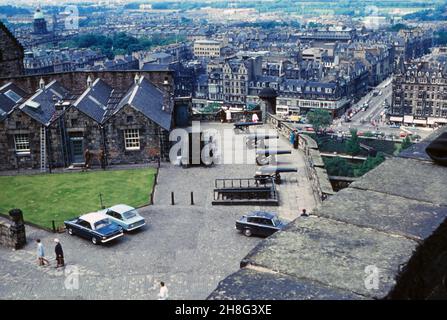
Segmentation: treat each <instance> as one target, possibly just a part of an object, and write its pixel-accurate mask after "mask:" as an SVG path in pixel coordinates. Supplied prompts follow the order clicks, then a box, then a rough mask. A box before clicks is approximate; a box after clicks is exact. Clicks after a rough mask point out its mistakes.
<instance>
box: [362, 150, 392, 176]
mask: <svg viewBox="0 0 447 320" xmlns="http://www.w3.org/2000/svg"><path fill="white" fill-rule="evenodd" d="M383 161H385V156H384V155H383V153H378V154H377V156H375V157H368V158H367V159H366V161H365V162H363V163H362V165H361V166H360V167H359V168H358V169H355V170H354V175H355V176H356V177H361V176H363V175H364V174H366V173H367V172H369V171H371V170H372V169H374V168H375V167H377V166H378V165H380V164H381V163H382V162H383Z"/></svg>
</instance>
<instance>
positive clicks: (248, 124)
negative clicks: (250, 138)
mask: <svg viewBox="0 0 447 320" xmlns="http://www.w3.org/2000/svg"><path fill="white" fill-rule="evenodd" d="M263 124H264V123H262V122H236V123H235V124H234V126H235V127H238V128H239V127H250V126H262V125H263Z"/></svg>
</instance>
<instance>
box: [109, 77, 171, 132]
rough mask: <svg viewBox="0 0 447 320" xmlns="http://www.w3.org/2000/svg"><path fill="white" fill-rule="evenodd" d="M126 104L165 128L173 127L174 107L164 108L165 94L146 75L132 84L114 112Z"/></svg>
mask: <svg viewBox="0 0 447 320" xmlns="http://www.w3.org/2000/svg"><path fill="white" fill-rule="evenodd" d="M126 105H130V106H131V107H132V108H134V109H136V110H138V111H140V112H141V113H142V114H144V115H145V116H146V117H148V118H149V119H151V120H152V121H154V122H155V123H156V124H158V125H159V126H161V127H162V128H163V129H165V130H170V129H171V121H172V109H173V108H171V107H169V108H168V109H167V110H163V109H164V94H163V92H162V91H161V90H160V89H158V88H157V87H156V86H154V85H153V84H152V83H151V82H150V81H149V80H147V79H146V78H145V77H141V78H140V79H139V80H138V83H136V84H134V85H132V87H131V88H130V89H129V91H128V92H127V93H126V95H125V96H124V98H123V99H122V100H121V102H120V103H119V105H118V107H117V108H116V110H115V111H114V113H113V114H116V113H117V112H118V111H119V110H121V109H122V108H123V107H125V106H126Z"/></svg>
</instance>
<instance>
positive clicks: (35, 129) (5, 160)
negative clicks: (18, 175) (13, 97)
mask: <svg viewBox="0 0 447 320" xmlns="http://www.w3.org/2000/svg"><path fill="white" fill-rule="evenodd" d="M40 128H41V125H40V124H39V123H38V122H37V121H36V120H34V119H32V118H31V117H29V116H28V115H26V114H24V113H23V112H21V111H20V110H17V109H16V110H14V111H13V112H12V113H11V114H10V115H9V116H8V118H6V119H5V120H4V121H3V124H2V125H1V126H0V150H1V151H2V152H0V170H11V169H15V170H19V169H21V168H38V167H39V163H40V135H39V133H40ZM16 134H27V135H29V142H30V150H31V152H30V153H29V154H22V155H16V152H15V142H14V135H16Z"/></svg>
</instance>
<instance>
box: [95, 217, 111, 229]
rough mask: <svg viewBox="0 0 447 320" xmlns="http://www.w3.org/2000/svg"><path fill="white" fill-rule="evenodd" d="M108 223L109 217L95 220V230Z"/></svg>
mask: <svg viewBox="0 0 447 320" xmlns="http://www.w3.org/2000/svg"><path fill="white" fill-rule="evenodd" d="M109 224H110V221H109V219H102V220H100V221H98V222H95V230H98V229H101V228H104V227H106V226H108V225H109Z"/></svg>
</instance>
